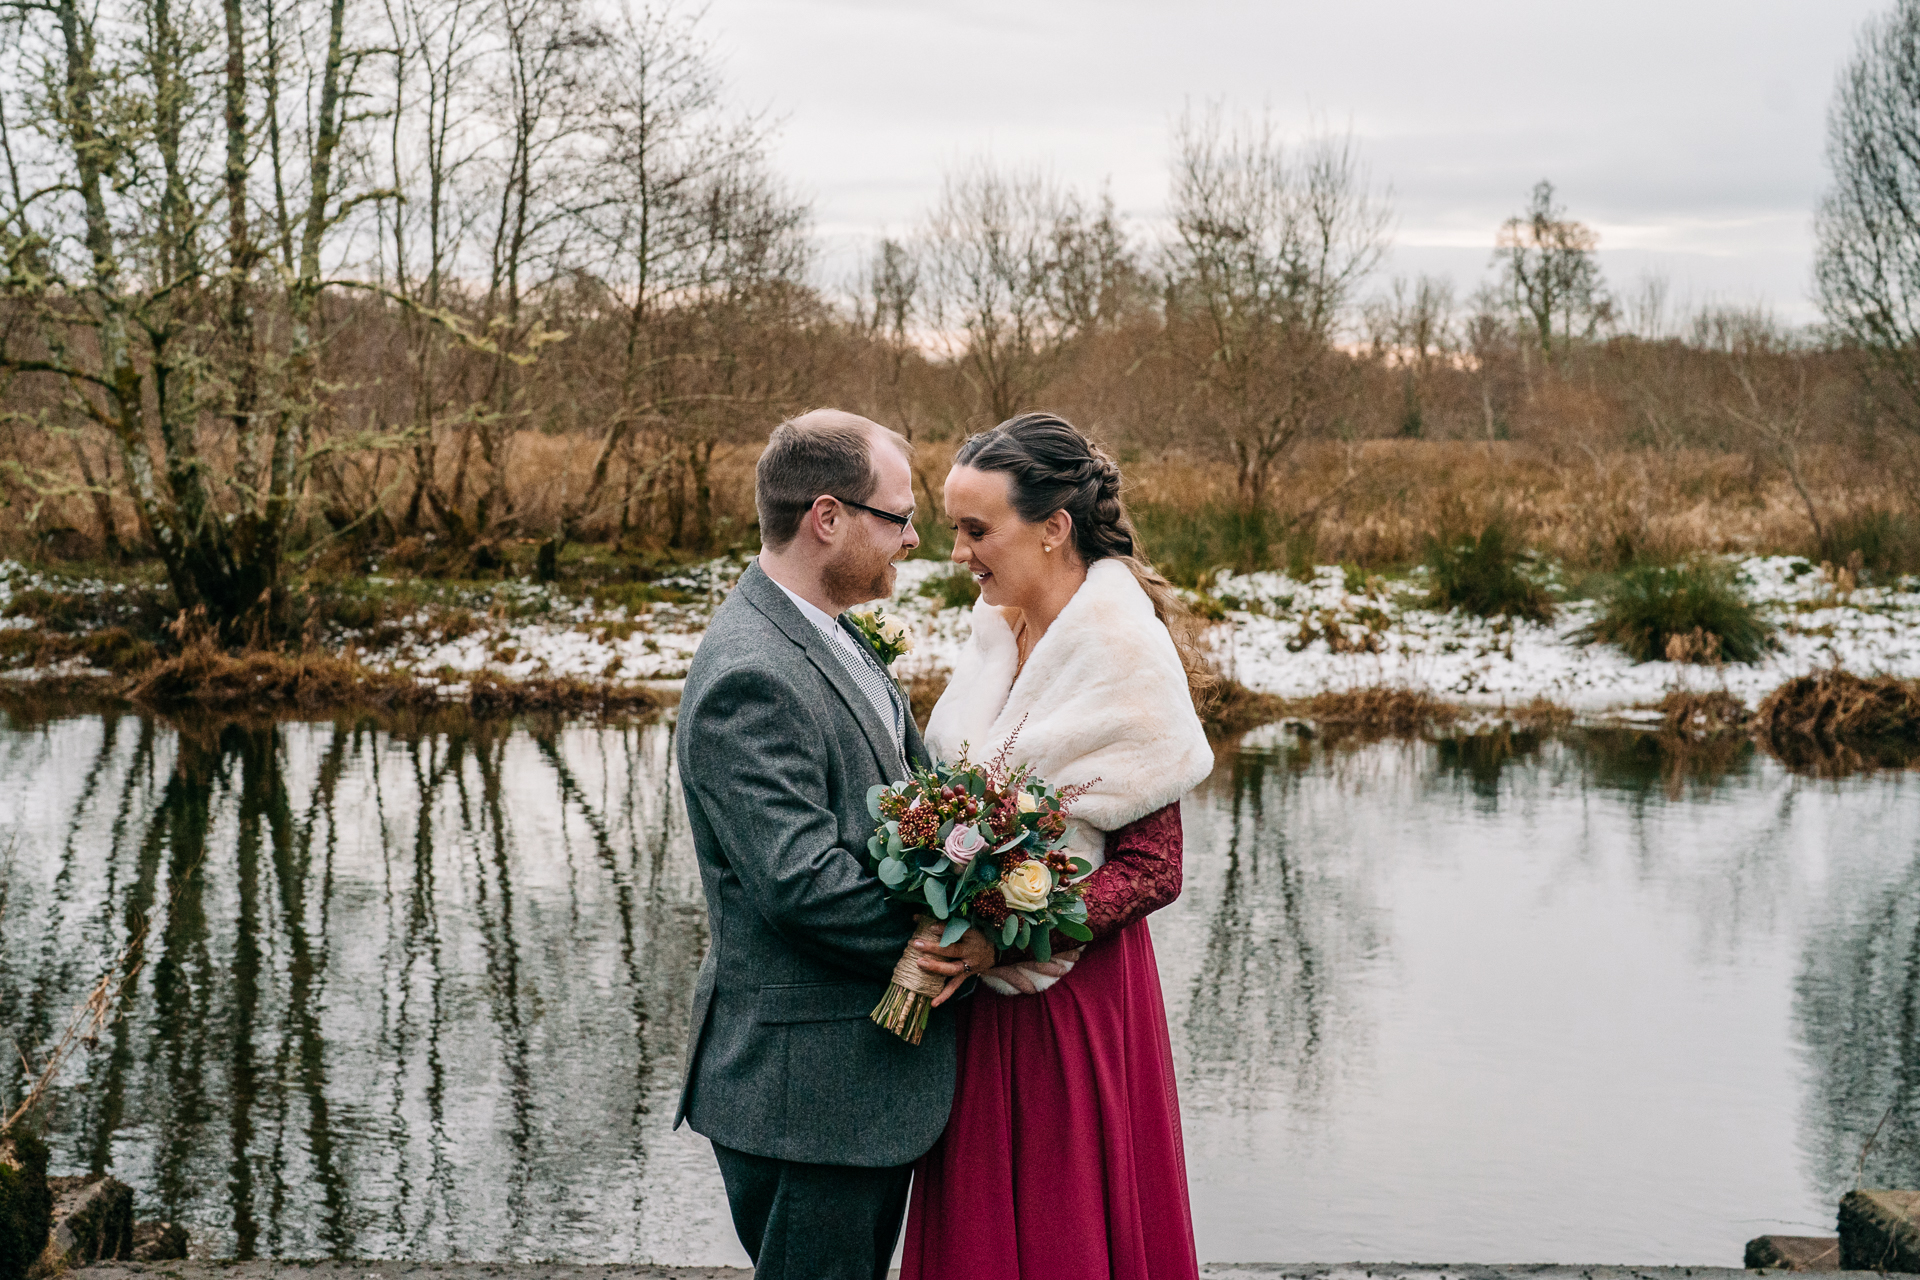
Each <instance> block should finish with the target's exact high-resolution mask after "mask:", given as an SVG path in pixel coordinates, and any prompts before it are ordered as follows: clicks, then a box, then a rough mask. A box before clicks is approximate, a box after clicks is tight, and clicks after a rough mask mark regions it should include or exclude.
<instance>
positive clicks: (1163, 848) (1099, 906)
mask: <svg viewBox="0 0 1920 1280" xmlns="http://www.w3.org/2000/svg"><path fill="white" fill-rule="evenodd" d="M1182 848H1183V841H1182V838H1181V832H1180V802H1179V801H1178V800H1176V801H1174V802H1173V803H1172V804H1170V805H1168V806H1167V807H1166V808H1164V809H1156V810H1154V811H1153V812H1152V813H1150V814H1148V815H1147V816H1146V817H1144V818H1138V819H1135V820H1134V821H1132V822H1129V823H1128V824H1127V825H1126V826H1124V827H1121V828H1119V829H1118V830H1117V831H1109V832H1108V833H1107V848H1106V855H1107V860H1106V861H1105V862H1103V863H1101V864H1100V866H1099V867H1098V868H1097V869H1096V870H1095V871H1094V873H1093V874H1092V875H1090V876H1088V877H1087V878H1086V879H1085V880H1084V881H1082V883H1083V884H1084V885H1085V886H1086V890H1085V894H1084V898H1085V901H1086V904H1087V927H1088V928H1089V929H1092V930H1093V940H1094V941H1095V942H1098V941H1100V940H1101V939H1102V938H1108V937H1111V936H1113V935H1114V934H1116V933H1118V932H1120V931H1121V930H1122V929H1124V928H1126V927H1127V926H1128V925H1130V924H1132V923H1133V922H1134V921H1136V920H1144V919H1146V918H1147V916H1149V915H1151V914H1152V913H1153V912H1155V911H1158V910H1159V909H1160V908H1161V907H1164V906H1166V905H1167V904H1168V903H1169V902H1172V901H1173V900H1174V899H1175V898H1177V897H1179V896H1180V855H1181V852H1182Z"/></svg>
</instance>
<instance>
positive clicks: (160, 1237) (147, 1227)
mask: <svg viewBox="0 0 1920 1280" xmlns="http://www.w3.org/2000/svg"><path fill="white" fill-rule="evenodd" d="M186 1256H187V1229H186V1228H185V1227H183V1226H181V1225H180V1224H179V1223H177V1222H151V1221H149V1222H136V1223H134V1224H133V1254H132V1260H133V1261H134V1262H177V1261H179V1260H181V1259H183V1258H185V1257H186Z"/></svg>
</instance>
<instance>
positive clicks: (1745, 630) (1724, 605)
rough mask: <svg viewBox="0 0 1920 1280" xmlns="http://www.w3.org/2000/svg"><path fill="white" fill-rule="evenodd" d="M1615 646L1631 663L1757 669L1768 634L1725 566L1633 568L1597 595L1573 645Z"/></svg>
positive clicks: (1770, 639) (1769, 640)
mask: <svg viewBox="0 0 1920 1280" xmlns="http://www.w3.org/2000/svg"><path fill="white" fill-rule="evenodd" d="M1575 638H1576V639H1578V640H1579V641H1580V642H1581V643H1583V644H1591V643H1593V642H1595V641H1604V642H1606V643H1608V644H1617V645H1619V646H1620V647H1621V648H1622V649H1625V650H1626V651H1627V656H1629V657H1631V658H1632V659H1633V660H1634V661H1635V662H1652V661H1655V660H1658V659H1665V660H1666V661H1669V662H1707V663H1716V662H1758V661H1759V660H1760V657H1761V655H1762V654H1764V653H1766V651H1767V650H1768V649H1770V648H1771V647H1772V646H1773V636H1772V628H1771V627H1770V626H1769V625H1768V624H1767V623H1766V621H1765V620H1764V619H1762V618H1761V617H1760V615H1759V613H1758V612H1757V611H1756V610H1755V609H1754V607H1753V603H1752V602H1751V601H1749V600H1748V599H1747V598H1746V595H1745V594H1744V593H1742V592H1741V590H1740V587H1739V585H1738V584H1737V583H1736V582H1735V581H1734V579H1733V574H1732V572H1731V571H1730V570H1729V569H1727V567H1726V566H1724V565H1720V564H1714V563H1711V562H1698V563H1694V564H1685V565H1671V566H1669V565H1635V566H1632V567H1630V568H1627V569H1624V570H1622V571H1621V572H1620V574H1619V575H1618V576H1617V577H1615V578H1614V580H1613V581H1612V582H1611V583H1610V584H1608V585H1607V586H1605V587H1604V588H1602V590H1601V592H1600V616H1599V617H1598V618H1597V619H1595V620H1594V622H1593V623H1592V624H1591V625H1589V626H1587V627H1584V628H1582V629H1581V631H1580V632H1579V634H1578V635H1577V636H1576V637H1575Z"/></svg>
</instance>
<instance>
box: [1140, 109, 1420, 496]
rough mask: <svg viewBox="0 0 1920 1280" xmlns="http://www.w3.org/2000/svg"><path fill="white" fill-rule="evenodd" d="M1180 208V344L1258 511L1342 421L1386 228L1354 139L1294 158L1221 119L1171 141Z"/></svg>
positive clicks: (1168, 281)
mask: <svg viewBox="0 0 1920 1280" xmlns="http://www.w3.org/2000/svg"><path fill="white" fill-rule="evenodd" d="M1171 205H1172V209H1171V212H1172V216H1173V237H1172V241H1171V243H1170V244H1168V245H1167V246H1166V249H1165V252H1164V257H1163V262H1162V270H1163V273H1164V281H1165V289H1166V297H1167V311H1168V315H1167V329H1168V336H1169V340H1170V345H1171V348H1172V350H1173V352H1174V355H1175V358H1176V360H1177V361H1178V362H1179V363H1180V365H1181V366H1182V367H1183V368H1184V369H1185V370H1186V374H1187V377H1188V378H1189V379H1191V381H1192V384H1193V385H1194V386H1195V388H1196V390H1197V391H1198V392H1199V399H1200V401H1201V405H1200V411H1201V412H1202V413H1204V414H1205V415H1206V418H1207V421H1208V423H1209V425H1210V426H1211V427H1212V428H1213V429H1214V430H1215V431H1217V432H1218V433H1219V435H1220V437H1221V438H1222V439H1223V440H1224V442H1225V443H1226V445H1227V447H1228V448H1229V449H1230V450H1231V452H1232V455H1233V458H1234V461H1235V463H1236V467H1237V471H1238V482H1239V491H1240V496H1241V498H1242V500H1243V501H1244V502H1247V503H1249V504H1251V505H1259V504H1261V503H1264V502H1265V500H1266V494H1267V489H1268V485H1269V483H1270V481H1271V479H1272V475H1273V470H1274V467H1275V466H1276V465H1277V464H1278V463H1279V462H1280V461H1281V459H1283V458H1284V457H1285V456H1286V455H1287V454H1288V453H1289V452H1290V451H1291V450H1292V449H1293V448H1294V447H1295V446H1296V445H1297V444H1299V443H1300V442H1301V441H1302V440H1304V439H1306V438H1308V437H1310V436H1312V435H1314V434H1316V433H1321V432H1325V431H1327V430H1330V429H1331V428H1332V427H1333V425H1334V423H1335V421H1336V420H1337V419H1338V418H1339V416H1340V412H1341V405H1342V403H1343V400H1344V398H1345V396H1346V395H1347V394H1348V392H1349V390H1350V386H1351V361H1350V360H1349V359H1348V358H1347V357H1346V356H1345V355H1344V354H1343V353H1341V352H1340V351H1339V350H1338V349H1337V348H1336V346H1335V338H1336V336H1337V333H1338V329H1339V326H1340V325H1341V324H1342V323H1343V321H1344V320H1345V318H1346V316H1347V313H1348V311H1349V309H1350V307H1351V305H1352V303H1353V301H1354V297H1355V295H1356V293H1357V292H1358V290H1359V288H1360V286H1361V284H1362V283H1363V282H1364V281H1365V280H1366V278H1367V277H1368V276H1369V275H1370V274H1371V273H1372V272H1373V270H1374V268H1375V267H1376V266H1377V265H1378V264H1379V261H1380V257H1381V254H1382V253H1383V252H1384V251H1385V248H1386V243H1387V227H1388V224H1389V221H1390V215H1389V213H1388V210H1387V206H1386V203H1385V200H1384V198H1383V197H1382V196H1379V195H1376V194H1375V193H1374V192H1373V191H1372V190H1371V188H1370V186H1369V184H1368V178H1367V174H1366V171H1365V170H1364V169H1363V168H1362V167H1361V165H1360V161H1359V157H1358V156H1357V155H1356V153H1355V151H1354V148H1353V143H1352V140H1351V139H1350V138H1319V139H1315V140H1313V141H1310V142H1308V143H1306V144H1305V145H1304V146H1302V147H1301V148H1300V151H1299V153H1298V155H1297V157H1296V156H1291V155H1289V154H1288V153H1287V152H1286V151H1285V149H1284V148H1283V147H1282V144H1281V140H1280V138H1279V135H1278V133H1277V132H1276V130H1275V128H1274V126H1273V123H1272V121H1271V120H1259V121H1254V120H1242V121H1240V122H1238V123H1234V124H1229V123H1228V122H1227V121H1226V120H1225V119H1224V118H1223V116H1222V114H1221V112H1220V111H1219V110H1218V109H1217V108H1215V109H1210V110H1208V111H1206V112H1205V113H1203V114H1201V115H1198V116H1196V115H1194V114H1192V113H1189V114H1188V115H1186V116H1185V117H1183V118H1182V119H1181V121H1180V123H1179V125H1178V127H1177V128H1176V130H1175V134H1174V172H1173V195H1172V201H1171Z"/></svg>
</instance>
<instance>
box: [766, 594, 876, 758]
mask: <svg viewBox="0 0 1920 1280" xmlns="http://www.w3.org/2000/svg"><path fill="white" fill-rule="evenodd" d="M735 590H737V591H739V592H741V593H742V594H743V595H745V596H746V598H747V601H748V603H750V604H752V605H753V607H754V608H756V609H758V610H759V611H760V612H761V613H763V614H765V615H766V616H767V619H768V621H770V622H772V623H773V624H774V625H775V626H777V627H779V628H780V629H781V630H782V631H784V632H786V635H787V639H789V640H791V641H793V642H794V643H795V644H797V645H799V646H800V648H801V650H802V651H803V652H804V653H805V654H806V655H807V661H809V662H811V663H812V664H813V665H814V668H815V669H816V670H817V671H819V672H820V674H821V675H823V676H825V677H826V680H827V683H828V684H830V685H832V686H833V690H834V692H835V693H837V694H839V695H840V700H841V701H842V702H844V703H846V704H847V710H848V711H850V712H852V713H853V718H854V720H855V722H856V723H858V724H859V726H860V733H861V735H862V736H863V737H865V738H866V740H867V749H868V750H869V751H871V752H872V753H873V761H874V763H875V764H877V765H879V766H880V776H881V777H883V778H898V777H899V776H900V761H899V759H898V754H897V753H896V752H895V751H894V748H893V729H892V728H891V727H890V726H888V725H884V724H882V723H880V713H879V712H878V711H876V710H874V706H873V702H872V700H871V699H869V698H868V697H867V695H866V694H865V693H862V692H861V690H860V686H859V685H857V684H855V683H854V682H853V676H852V675H851V674H850V673H849V672H848V671H847V668H846V664H845V663H843V662H841V661H840V659H839V657H838V656H836V655H835V654H834V653H833V651H832V650H831V649H830V648H829V647H828V646H829V645H830V644H832V641H830V640H828V639H827V638H826V637H825V636H823V635H821V634H820V629H819V628H818V627H816V626H814V625H813V623H811V622H809V621H807V618H806V615H805V614H803V613H801V612H800V610H799V609H798V608H797V607H796V606H795V605H794V603H793V601H791V600H789V599H788V598H787V593H786V592H785V591H782V590H781V589H780V584H779V583H777V582H775V581H774V580H773V579H772V578H769V577H768V576H767V575H766V573H765V572H764V571H763V570H762V569H761V568H760V562H759V561H758V560H755V561H754V562H753V563H752V564H750V565H748V566H747V571H746V572H745V573H743V574H741V575H740V585H739V586H738V587H736V588H735Z"/></svg>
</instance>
